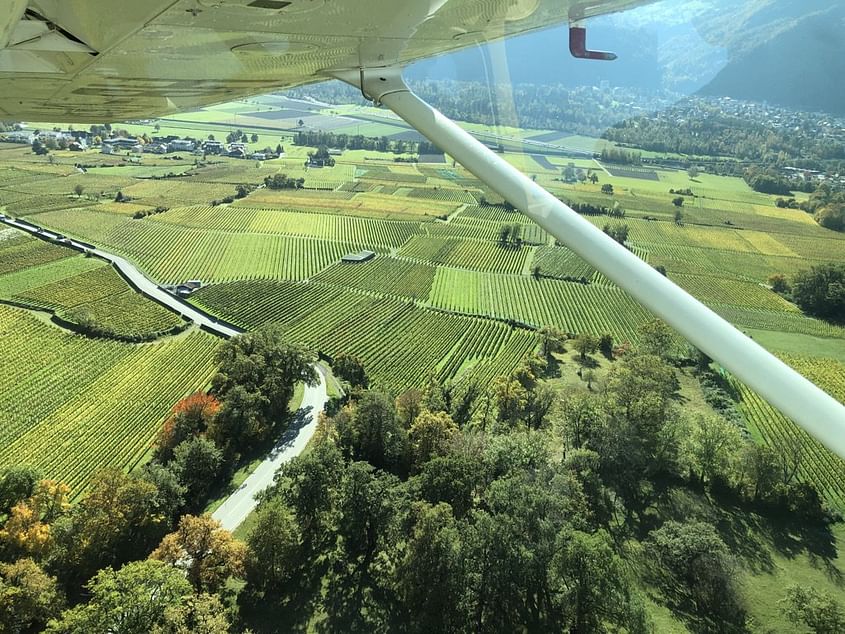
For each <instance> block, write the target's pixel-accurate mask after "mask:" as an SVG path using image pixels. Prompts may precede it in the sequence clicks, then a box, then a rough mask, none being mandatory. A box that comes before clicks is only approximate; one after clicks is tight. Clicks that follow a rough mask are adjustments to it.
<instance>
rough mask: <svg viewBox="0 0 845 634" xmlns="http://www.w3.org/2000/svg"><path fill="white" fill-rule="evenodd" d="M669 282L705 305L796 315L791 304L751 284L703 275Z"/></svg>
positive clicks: (677, 278) (676, 278) (794, 308)
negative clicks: (784, 312)
mask: <svg viewBox="0 0 845 634" xmlns="http://www.w3.org/2000/svg"><path fill="white" fill-rule="evenodd" d="M672 279H673V281H674V282H675V283H676V284H678V286H680V287H681V288H683V289H685V290H687V291H689V292H690V293H692V294H693V295H695V297H697V298H698V299H700V300H701V301H703V302H705V303H708V304H709V303H718V304H730V305H733V306H745V307H748V308H757V309H763V310H780V311H786V312H798V308H796V307H795V305H794V304H790V303H789V302H788V301H786V300H785V299H783V298H782V297H781V296H780V295H777V294H775V293H773V292H772V291H770V290H769V289H767V288H764V287H763V286H760V285H759V284H754V283H752V282H742V281H739V280H731V279H727V278H723V277H711V276H704V275H675V276H673V278H672Z"/></svg>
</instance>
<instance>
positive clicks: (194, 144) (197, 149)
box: [0, 130, 278, 161]
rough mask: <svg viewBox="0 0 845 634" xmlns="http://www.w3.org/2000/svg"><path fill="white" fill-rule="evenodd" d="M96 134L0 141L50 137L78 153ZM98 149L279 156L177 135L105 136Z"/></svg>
mask: <svg viewBox="0 0 845 634" xmlns="http://www.w3.org/2000/svg"><path fill="white" fill-rule="evenodd" d="M94 138H95V135H94V134H92V133H91V132H89V131H87V130H36V131H31V130H14V131H9V132H4V133H3V134H0V141H4V142H7V143H20V144H23V143H25V144H31V143H32V142H33V141H35V140H36V139H38V140H40V141H42V142H45V141H46V140H47V139H53V140H55V141H56V143H57V144H59V145H60V147H62V148H67V149H68V150H72V151H77V152H81V151H83V150H87V149H89V148H91V147H93V146H94V145H95V141H94ZM100 152H101V153H103V154H118V153H124V152H131V153H133V154H169V153H171V152H190V153H192V154H194V155H197V156H203V155H208V154H214V155H218V156H230V157H232V158H241V159H252V160H258V161H265V160H267V159H272V158H278V155H276V154H275V153H272V152H266V151H264V152H250V151H249V149H248V148H247V146H246V144H244V143H229V144H228V145H227V144H224V143H222V142H220V141H215V140H212V139H209V140H207V141H195V140H193V139H181V138H179V137H176V136H172V135H171V136H154V137H152V139H150V142H149V143H142V142H141V140H140V139H138V138H137V137H108V138H104V139H102V142H101V143H100Z"/></svg>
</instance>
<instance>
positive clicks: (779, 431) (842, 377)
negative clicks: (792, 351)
mask: <svg viewBox="0 0 845 634" xmlns="http://www.w3.org/2000/svg"><path fill="white" fill-rule="evenodd" d="M785 361H786V362H787V363H789V365H791V366H792V367H794V368H795V369H796V370H798V371H799V372H801V373H802V374H803V375H804V376H806V377H807V378H809V379H810V380H812V381H813V382H814V383H816V384H817V385H819V386H821V387H822V388H824V389H825V390H827V391H828V393H829V394H831V395H832V396H834V397H835V398H837V399H839V400H840V401H845V363H843V362H842V361H836V360H833V359H825V358H815V359H813V358H807V357H794V356H790V357H787V358H786V359H785ZM737 388H738V389H739V392H740V394H741V398H742V400H741V405H742V411H743V414H744V415H745V418H746V420H747V421H748V423H749V428H750V430H751V433H752V435H753V436H754V437H755V439H756V440H758V441H761V442H765V443H767V444H770V445H772V446H774V447H778V448H779V449H781V450H783V451H786V452H787V454H788V453H789V451H790V450H791V449H792V448H793V447H795V446H796V445H797V446H800V447H801V452H802V462H801V467H800V470H799V473H800V477H802V478H805V479H806V480H809V481H810V482H813V483H814V484H815V485H816V487H817V488H818V490H819V492H820V493H821V494H822V495H823V496H824V497H825V498H826V499H827V500H828V501H829V502H830V503H831V504H833V506H834V507H835V508H845V461H843V460H841V459H839V458H837V457H836V456H834V455H833V454H831V453H830V452H829V451H827V449H825V448H824V447H822V446H821V445H820V444H819V443H818V442H817V441H816V440H814V439H813V438H811V437H810V436H809V435H808V434H807V433H806V432H805V431H803V430H802V429H800V428H799V427H798V426H797V425H795V424H794V423H793V422H792V421H790V420H788V419H787V418H785V417H784V416H783V415H781V414H780V413H779V412H778V411H777V410H775V409H774V408H773V407H772V406H770V405H769V404H768V403H766V402H765V401H763V400H762V399H761V398H760V397H758V396H757V395H756V394H754V392H752V391H751V390H749V389H748V388H746V387H745V386H744V385H741V384H739V383H738V384H737Z"/></svg>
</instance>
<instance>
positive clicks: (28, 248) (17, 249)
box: [0, 234, 73, 275]
mask: <svg viewBox="0 0 845 634" xmlns="http://www.w3.org/2000/svg"><path fill="white" fill-rule="evenodd" d="M20 235H21V237H20V238H12V239H9V240H3V241H2V242H0V253H2V254H3V257H2V259H0V275H3V274H4V273H11V272H13V271H19V270H21V269H25V268H28V267H30V266H38V265H39V264H47V263H48V262H53V261H55V260H61V259H63V258H67V257H70V256H71V255H73V251H69V250H68V249H64V248H62V247H59V246H56V245H54V244H50V243H49V242H45V241H43V240H38V239H36V238H31V237H24V236H23V234H20Z"/></svg>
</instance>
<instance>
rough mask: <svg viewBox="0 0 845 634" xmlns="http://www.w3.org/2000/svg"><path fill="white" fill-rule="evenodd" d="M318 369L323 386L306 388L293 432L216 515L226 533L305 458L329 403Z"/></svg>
mask: <svg viewBox="0 0 845 634" xmlns="http://www.w3.org/2000/svg"><path fill="white" fill-rule="evenodd" d="M316 368H317V375H318V377H319V381H320V382H319V383H318V384H317V385H316V386H314V387H308V386H306V387H305V392H304V394H303V395H302V405H300V407H299V410H297V412H296V414H295V415H294V420H293V422H292V423H291V426H290V428H289V429H288V430H287V431H286V432H285V433H284V434H283V435H282V437H281V438H280V439H279V441H278V442H277V443H276V446H275V447H273V449H272V450H271V451H270V453H269V455H267V457H265V458H264V460H263V461H262V462H261V464H260V465H258V467H257V468H256V469H255V471H253V472H252V474H251V475H250V476H249V477H248V478H247V479H246V480H245V481H244V483H243V484H242V485H241V486H240V487H239V488H238V490H237V491H235V492H234V493H232V495H230V496H229V497H228V498H227V499H226V501H225V502H223V504H222V505H221V506H220V508H218V509H217V510H216V511H214V513H213V514H212V517H213V518H214V519H216V520H218V521H219V522H220V523H221V524H222V525H223V528H225V529H226V530H230V531H233V530H235V529H236V528H237V527H238V526H240V525H241V523H242V522H243V521H244V520H245V519H246V516H247V515H249V514H250V513H251V512H252V511H253V509H255V507H256V506H257V504H258V501H257V500H256V499H255V494H256V493H260V492H261V491H263V490H264V489H266V488H267V487H268V486H270V485H271V484H273V476H274V475H275V473H276V471H278V469H279V467H280V466H282V465H283V464H284V463H286V462H287V461H289V460H290V459H291V458H295V457H296V456H298V455H299V454H301V453H302V451H303V450H304V449H305V445H307V444H308V441H309V440H311V437H312V436H313V435H314V431H315V430H316V429H317V419H318V418H319V414H320V412H321V411H322V410H323V407H324V406H325V404H326V400H327V399H328V396H327V394H326V377H325V375H324V374H323V370H322V369H321V368H320V367H319V366H316Z"/></svg>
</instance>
